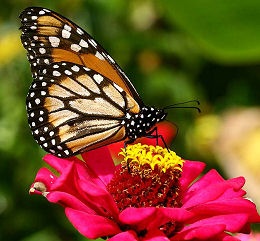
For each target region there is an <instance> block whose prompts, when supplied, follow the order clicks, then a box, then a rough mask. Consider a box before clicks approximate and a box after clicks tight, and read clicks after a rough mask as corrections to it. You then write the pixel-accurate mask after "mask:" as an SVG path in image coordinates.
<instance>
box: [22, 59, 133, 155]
mask: <svg viewBox="0 0 260 241" xmlns="http://www.w3.org/2000/svg"><path fill="white" fill-rule="evenodd" d="M129 97H130V96H129V95H128V94H127V93H126V92H125V91H124V90H123V89H122V88H121V87H120V86H118V85H117V84H116V83H114V82H111V81H110V80H109V79H108V78H106V77H105V76H102V75H101V74H99V73H97V72H96V71H94V70H91V69H88V68H86V67H84V66H82V65H77V64H74V63H70V62H64V61H63V62H58V63H53V64H51V65H49V67H48V68H47V69H45V68H41V69H40V70H38V71H37V77H35V79H34V82H33V83H32V85H31V87H30V90H29V93H28V96H27V100H26V106H27V112H28V120H29V125H30V128H31V130H32V134H33V136H34V139H35V140H36V142H37V143H38V144H39V145H40V146H41V147H42V148H43V149H44V150H46V151H47V152H50V153H52V154H54V155H56V156H59V157H69V156H73V155H76V154H79V153H82V152H85V151H88V150H92V149H95V148H97V147H100V146H104V145H107V144H110V143H113V142H116V141H119V140H123V139H125V127H124V117H125V109H126V106H127V105H129V104H130V105H136V103H135V102H134V101H133V99H132V98H131V97H130V98H129Z"/></svg>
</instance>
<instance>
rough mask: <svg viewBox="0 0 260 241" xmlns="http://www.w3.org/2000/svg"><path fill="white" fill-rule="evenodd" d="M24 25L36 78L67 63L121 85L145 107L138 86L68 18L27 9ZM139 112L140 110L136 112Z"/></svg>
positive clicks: (38, 8) (36, 8) (22, 15)
mask: <svg viewBox="0 0 260 241" xmlns="http://www.w3.org/2000/svg"><path fill="white" fill-rule="evenodd" d="M20 19H21V22H22V27H21V29H22V31H23V33H22V36H21V39H22V43H23V45H24V47H25V49H27V51H28V60H29V62H30V64H31V70H32V73H33V77H36V76H37V70H38V68H39V66H48V65H50V64H52V63H55V62H61V61H67V62H71V63H75V64H78V65H83V66H85V67H87V68H90V69H93V70H94V71H96V72H98V73H100V74H101V75H103V76H105V77H107V78H108V79H110V80H111V81H112V82H114V83H116V84H117V85H119V86H120V87H121V88H122V89H123V90H124V91H125V92H127V93H128V95H130V96H132V97H133V98H134V99H135V100H136V102H137V103H138V104H139V105H142V100H141V99H140V97H139V95H138V93H137V91H136V90H135V88H134V86H133V85H132V83H131V82H130V80H129V79H128V78H127V76H126V75H125V73H124V72H123V71H122V70H121V68H120V67H119V66H118V64H117V63H116V62H115V61H114V60H113V58H112V57H111V56H110V55H109V54H108V53H107V52H106V51H105V50H104V49H103V48H102V47H101V46H100V45H99V44H98V43H97V41H95V40H94V39H93V38H92V37H91V36H90V35H89V34H88V33H86V32H85V31H84V30H83V29H81V28H80V27H78V26H77V25H76V24H74V23H73V22H71V21H70V20H68V19H67V18H65V17H63V16H61V15H60V14H58V13H55V12H53V11H51V10H48V9H45V8H40V7H30V8H27V9H25V10H24V11H23V12H22V13H21V15H20ZM136 112H137V110H136Z"/></svg>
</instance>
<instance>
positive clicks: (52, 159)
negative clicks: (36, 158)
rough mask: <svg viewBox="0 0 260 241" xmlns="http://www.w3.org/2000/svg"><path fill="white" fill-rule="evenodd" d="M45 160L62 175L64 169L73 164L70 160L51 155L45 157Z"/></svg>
mask: <svg viewBox="0 0 260 241" xmlns="http://www.w3.org/2000/svg"><path fill="white" fill-rule="evenodd" d="M43 160H44V161H45V162H46V163H48V164H49V165H50V166H51V167H53V168H54V169H55V170H56V171H57V172H59V173H62V171H63V169H64V168H66V166H67V165H69V164H70V163H71V161H70V160H67V159H62V158H59V157H56V156H53V155H51V154H47V155H45V156H44V157H43Z"/></svg>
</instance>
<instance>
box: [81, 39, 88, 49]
mask: <svg viewBox="0 0 260 241" xmlns="http://www.w3.org/2000/svg"><path fill="white" fill-rule="evenodd" d="M79 45H80V46H81V47H84V48H88V43H87V42H86V41H85V40H83V39H81V40H80V42H79Z"/></svg>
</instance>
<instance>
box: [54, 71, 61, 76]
mask: <svg viewBox="0 0 260 241" xmlns="http://www.w3.org/2000/svg"><path fill="white" fill-rule="evenodd" d="M53 75H54V76H60V75H61V74H60V72H59V71H56V70H55V71H53Z"/></svg>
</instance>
